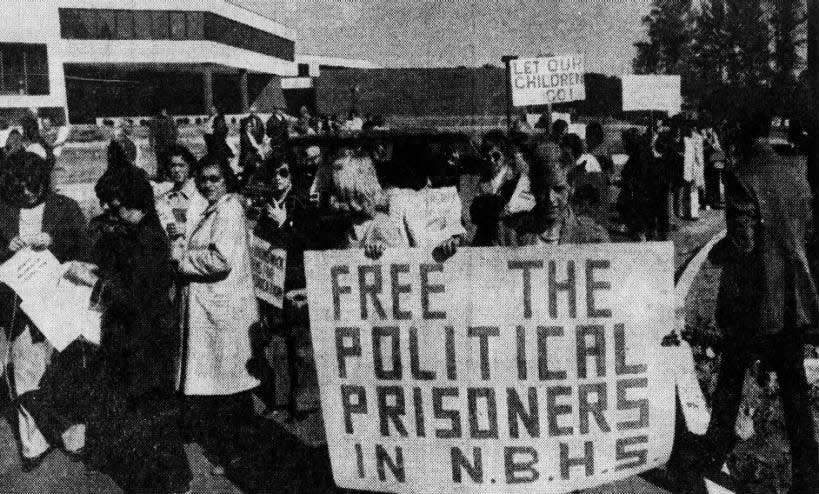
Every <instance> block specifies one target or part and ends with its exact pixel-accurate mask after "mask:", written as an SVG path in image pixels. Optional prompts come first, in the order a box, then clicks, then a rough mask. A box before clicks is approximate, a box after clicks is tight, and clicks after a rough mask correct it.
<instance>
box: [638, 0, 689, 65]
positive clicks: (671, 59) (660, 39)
mask: <svg viewBox="0 0 819 494" xmlns="http://www.w3.org/2000/svg"><path fill="white" fill-rule="evenodd" d="M643 24H644V25H645V26H646V28H647V29H646V30H647V32H646V35H647V37H648V40H647V41H641V42H638V43H635V47H636V48H637V56H636V57H635V58H634V61H633V67H634V72H636V73H638V74H676V73H679V71H680V69H681V68H682V66H683V65H684V64H685V59H686V56H687V53H688V47H689V44H690V41H691V34H692V33H691V27H692V26H691V0H654V1H653V4H652V8H651V11H650V12H649V14H648V15H646V16H645V17H643Z"/></svg>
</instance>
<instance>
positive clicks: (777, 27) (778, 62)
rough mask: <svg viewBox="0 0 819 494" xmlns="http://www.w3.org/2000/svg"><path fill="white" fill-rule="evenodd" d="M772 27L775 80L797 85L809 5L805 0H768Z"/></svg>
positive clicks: (784, 84)
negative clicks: (799, 50) (800, 53)
mask: <svg viewBox="0 0 819 494" xmlns="http://www.w3.org/2000/svg"><path fill="white" fill-rule="evenodd" d="M768 2H769V10H770V12H771V16H770V19H771V28H772V30H773V61H774V70H775V75H774V79H775V83H777V84H781V85H783V86H794V85H795V83H796V77H797V72H798V71H799V70H800V69H801V68H802V66H803V60H802V58H801V57H800V56H799V52H798V48H799V47H800V46H802V45H804V44H805V42H806V38H805V35H806V33H805V30H806V23H807V22H806V21H807V12H806V10H807V5H806V4H805V3H804V2H803V0H768Z"/></svg>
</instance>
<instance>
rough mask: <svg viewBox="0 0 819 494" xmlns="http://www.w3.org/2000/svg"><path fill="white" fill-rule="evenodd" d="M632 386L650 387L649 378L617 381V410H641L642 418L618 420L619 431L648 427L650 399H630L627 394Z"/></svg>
mask: <svg viewBox="0 0 819 494" xmlns="http://www.w3.org/2000/svg"><path fill="white" fill-rule="evenodd" d="M631 388H648V379H646V378H645V377H643V378H635V379H624V380H622V381H617V410H621V411H623V410H640V418H638V419H637V420H626V421H623V422H618V423H617V430H618V431H624V430H630V429H642V428H644V427H648V399H646V398H641V399H639V400H629V399H628V398H627V396H626V394H627V393H628V390H629V389H631Z"/></svg>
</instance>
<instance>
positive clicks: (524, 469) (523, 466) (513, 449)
mask: <svg viewBox="0 0 819 494" xmlns="http://www.w3.org/2000/svg"><path fill="white" fill-rule="evenodd" d="M518 455H527V456H528V460H523V461H516V460H515V457H516V456H518ZM503 460H504V461H503V463H504V465H505V467H506V483H507V484H528V483H531V482H534V481H536V480H537V479H538V477H540V473H539V472H538V471H537V470H535V468H534V466H535V465H536V464H537V451H536V450H535V448H531V447H528V446H507V447H505V448H503ZM521 473H524V474H525V473H528V475H519V474H521Z"/></svg>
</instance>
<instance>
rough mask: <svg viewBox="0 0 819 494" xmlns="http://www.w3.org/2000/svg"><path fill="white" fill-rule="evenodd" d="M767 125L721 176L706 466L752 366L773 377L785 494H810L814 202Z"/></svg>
mask: <svg viewBox="0 0 819 494" xmlns="http://www.w3.org/2000/svg"><path fill="white" fill-rule="evenodd" d="M770 125H771V118H770V115H769V114H767V113H766V112H762V111H759V112H756V113H754V114H752V115H751V117H750V118H748V119H747V120H746V121H745V122H743V123H742V125H741V127H740V129H741V130H740V139H742V144H741V147H740V149H742V151H743V152H742V156H741V158H740V160H739V163H737V165H736V167H735V168H734V169H731V170H729V171H728V172H727V173H726V177H725V180H726V184H725V185H726V191H727V206H726V211H725V217H726V222H727V227H728V234H727V236H726V237H725V238H724V239H723V240H721V241H720V242H719V243H718V244H717V245H716V246H715V247H714V249H713V250H712V252H711V254H710V258H711V260H712V262H714V263H716V264H718V265H721V266H722V274H721V278H720V287H719V293H718V297H717V308H716V313H715V317H716V321H717V324H718V325H719V326H720V327H721V328H722V330H723V332H724V338H723V341H724V343H723V348H722V349H721V350H722V352H721V353H722V362H721V365H720V370H719V376H718V379H717V387H716V390H715V391H714V394H713V397H714V398H713V407H712V412H711V422H710V424H709V426H708V433H707V434H706V443H705V445H704V446H705V450H706V453H707V454H706V455H705V459H706V460H707V461H706V465H705V467H706V469H708V470H713V469H719V468H720V466H721V465H722V462H723V461H724V459H725V458H726V456H727V455H728V454H729V453H730V452H731V450H732V449H733V447H734V444H736V439H737V438H736V437H735V434H734V426H735V422H736V417H737V412H738V410H739V407H740V403H741V401H742V391H743V384H744V382H745V371H746V369H747V368H748V367H749V366H751V365H753V363H754V362H755V361H756V360H758V359H759V360H761V361H762V363H763V365H764V366H765V367H767V368H769V369H772V370H774V371H776V373H777V378H778V383H779V389H780V393H781V399H782V405H783V409H784V416H785V425H786V430H787V435H788V440H789V442H790V456H791V469H792V475H791V478H792V479H793V483H792V485H791V489H790V490H789V492H792V493H798V494H805V493H816V492H819V453H817V450H818V449H819V448H818V447H817V441H816V434H815V429H814V427H815V426H814V421H813V413H812V408H811V395H810V387H809V386H808V383H807V380H806V377H805V368H804V365H803V355H804V354H803V352H804V349H803V347H804V343H806V342H811V343H815V342H816V337H817V315H819V297H817V291H816V286H815V285H814V281H813V280H814V278H813V276H812V273H811V272H810V269H809V265H808V259H807V256H806V253H805V238H806V236H805V232H806V226H807V225H808V224H809V222H810V218H811V208H810V198H811V196H810V192H809V188H808V184H807V181H806V179H805V176H804V172H802V173H800V167H799V166H797V165H796V163H794V162H793V161H791V160H790V159H788V158H785V157H783V156H779V155H777V154H776V152H775V151H774V150H773V148H772V147H771V144H770V141H769V140H768V135H769V132H770Z"/></svg>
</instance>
